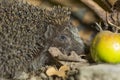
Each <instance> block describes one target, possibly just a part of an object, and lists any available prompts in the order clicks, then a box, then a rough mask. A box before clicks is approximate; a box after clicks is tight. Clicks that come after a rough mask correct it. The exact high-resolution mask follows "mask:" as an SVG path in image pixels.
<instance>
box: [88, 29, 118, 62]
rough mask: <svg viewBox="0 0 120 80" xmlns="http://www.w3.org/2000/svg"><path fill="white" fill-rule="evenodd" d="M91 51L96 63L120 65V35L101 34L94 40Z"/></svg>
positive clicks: (108, 32) (106, 32)
mask: <svg viewBox="0 0 120 80" xmlns="http://www.w3.org/2000/svg"><path fill="white" fill-rule="evenodd" d="M90 51H91V57H92V59H93V60H94V61H95V62H106V63H113V64H116V63H120V34H119V33H113V32H110V31H101V32H99V33H98V34H97V35H96V37H95V38H94V39H93V42H92V45H91V49H90Z"/></svg>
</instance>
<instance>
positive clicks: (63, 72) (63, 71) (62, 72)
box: [46, 65, 70, 78]
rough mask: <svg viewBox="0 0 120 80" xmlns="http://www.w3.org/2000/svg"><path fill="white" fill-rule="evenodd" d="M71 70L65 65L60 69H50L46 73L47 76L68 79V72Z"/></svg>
mask: <svg viewBox="0 0 120 80" xmlns="http://www.w3.org/2000/svg"><path fill="white" fill-rule="evenodd" d="M68 70H70V68H69V67H68V66H67V65H63V66H61V67H60V69H59V70H58V69H55V68H54V67H49V68H48V69H47V71H46V74H47V75H48V76H54V75H56V76H58V77H62V78H66V71H68Z"/></svg>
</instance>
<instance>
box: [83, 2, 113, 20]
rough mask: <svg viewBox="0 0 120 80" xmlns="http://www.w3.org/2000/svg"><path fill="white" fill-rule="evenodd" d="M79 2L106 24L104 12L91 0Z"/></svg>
mask: <svg viewBox="0 0 120 80" xmlns="http://www.w3.org/2000/svg"><path fill="white" fill-rule="evenodd" d="M81 2H82V3H84V4H85V5H87V6H88V7H89V8H91V9H92V10H93V11H94V12H95V13H96V14H97V15H98V16H99V17H100V18H101V19H102V20H103V21H104V22H106V11H105V10H104V9H102V8H101V7H100V6H99V5H98V4H97V3H95V2H94V1H93V0H81ZM108 15H109V13H108ZM110 21H111V20H110Z"/></svg>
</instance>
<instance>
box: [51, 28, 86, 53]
mask: <svg viewBox="0 0 120 80" xmlns="http://www.w3.org/2000/svg"><path fill="white" fill-rule="evenodd" d="M73 31H75V32H73ZM77 32H78V31H77V29H76V28H75V27H73V26H72V27H71V28H70V26H69V27H66V28H65V29H64V30H63V31H61V32H60V33H58V35H57V36H55V38H54V39H53V44H52V46H53V47H57V48H59V49H60V50H61V51H62V52H63V53H65V54H68V55H69V54H70V52H71V51H75V52H76V53H77V54H81V53H84V44H83V42H82V41H81V39H80V37H79V35H78V33H77Z"/></svg>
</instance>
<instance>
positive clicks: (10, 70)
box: [0, 0, 84, 78]
mask: <svg viewBox="0 0 120 80" xmlns="http://www.w3.org/2000/svg"><path fill="white" fill-rule="evenodd" d="M49 47H57V48H59V49H60V50H61V51H63V52H66V54H68V53H70V51H75V52H76V53H78V54H81V53H83V52H84V44H83V42H82V41H81V39H80V37H78V36H77V30H76V28H75V27H73V25H72V24H71V19H70V10H69V9H68V8H66V7H60V6H57V7H53V8H51V9H50V10H47V9H41V8H39V7H35V6H32V5H29V4H27V3H26V4H24V3H20V2H18V1H17V0H9V1H8V0H1V1H0V71H1V72H0V77H6V78H13V77H14V75H15V74H16V73H17V72H19V71H24V72H30V71H35V70H38V69H39V68H40V67H42V66H45V64H50V63H51V62H52V60H53V59H51V55H50V54H49V53H48V49H49Z"/></svg>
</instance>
